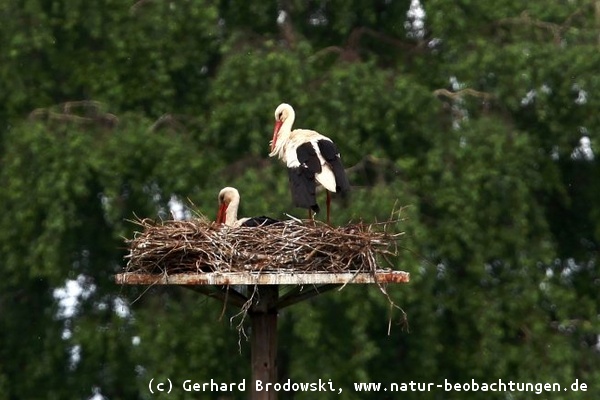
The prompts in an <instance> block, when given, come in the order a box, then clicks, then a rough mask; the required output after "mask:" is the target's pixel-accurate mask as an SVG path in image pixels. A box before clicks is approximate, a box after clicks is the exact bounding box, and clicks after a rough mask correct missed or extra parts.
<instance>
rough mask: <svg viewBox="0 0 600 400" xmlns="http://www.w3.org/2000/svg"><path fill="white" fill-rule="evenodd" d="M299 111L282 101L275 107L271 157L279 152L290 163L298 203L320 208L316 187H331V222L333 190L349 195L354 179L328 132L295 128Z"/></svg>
mask: <svg viewBox="0 0 600 400" xmlns="http://www.w3.org/2000/svg"><path fill="white" fill-rule="evenodd" d="M295 118H296V113H295V112H294V109H293V108H292V106H290V105H289V104H286V103H282V104H280V105H279V106H278V107H277V109H276V110H275V128H274V130H273V140H272V141H271V152H270V153H269V156H270V157H275V156H277V157H278V158H279V159H280V160H282V161H283V162H284V163H285V164H286V165H287V167H288V175H289V181H290V189H291V192H292V201H293V202H294V205H295V206H296V207H302V208H308V210H309V217H310V216H312V215H311V211H314V212H315V213H318V212H319V209H320V208H319V205H318V204H317V197H316V187H317V183H319V184H321V185H322V186H323V187H324V188H325V189H326V191H327V223H328V224H329V223H330V208H331V192H333V193H339V194H341V195H346V194H347V193H348V192H349V191H350V183H349V182H348V177H347V176H346V171H345V170H344V166H343V164H342V160H341V158H340V153H339V151H338V149H337V146H336V145H335V143H333V141H332V140H331V139H330V138H328V137H327V136H324V135H321V134H320V133H318V132H316V131H313V130H308V129H294V130H292V126H293V125H294V120H295Z"/></svg>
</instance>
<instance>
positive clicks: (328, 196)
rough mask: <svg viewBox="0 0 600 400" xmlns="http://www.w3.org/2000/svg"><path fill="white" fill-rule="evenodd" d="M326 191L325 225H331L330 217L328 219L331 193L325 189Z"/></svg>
mask: <svg viewBox="0 0 600 400" xmlns="http://www.w3.org/2000/svg"><path fill="white" fill-rule="evenodd" d="M326 192H327V225H331V222H330V219H329V213H330V211H329V210H330V208H331V193H329V190H327V191H326Z"/></svg>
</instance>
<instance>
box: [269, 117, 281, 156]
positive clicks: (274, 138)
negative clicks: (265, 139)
mask: <svg viewBox="0 0 600 400" xmlns="http://www.w3.org/2000/svg"><path fill="white" fill-rule="evenodd" d="M281 124H283V122H282V121H275V128H274V129H273V140H271V151H273V149H274V148H275V143H277V134H278V133H279V130H280V129H281Z"/></svg>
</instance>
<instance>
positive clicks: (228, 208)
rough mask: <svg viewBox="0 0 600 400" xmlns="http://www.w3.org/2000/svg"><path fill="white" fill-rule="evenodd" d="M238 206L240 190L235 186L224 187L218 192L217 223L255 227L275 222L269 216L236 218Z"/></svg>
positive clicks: (275, 221) (236, 226) (235, 226)
mask: <svg viewBox="0 0 600 400" xmlns="http://www.w3.org/2000/svg"><path fill="white" fill-rule="evenodd" d="M239 206H240V192H238V190H237V189H236V188H232V187H225V188H223V189H221V191H220V192H219V211H218V212H217V224H225V225H227V226H230V227H233V228H239V227H240V226H248V227H256V226H264V225H271V224H274V223H277V222H279V221H277V220H276V219H273V218H269V217H252V218H242V219H237V213H238V208H239Z"/></svg>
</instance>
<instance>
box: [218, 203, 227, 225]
mask: <svg viewBox="0 0 600 400" xmlns="http://www.w3.org/2000/svg"><path fill="white" fill-rule="evenodd" d="M226 211H227V204H225V203H223V204H221V205H220V206H219V211H218V212H217V224H224V223H225V215H226V214H225V212H226Z"/></svg>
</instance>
